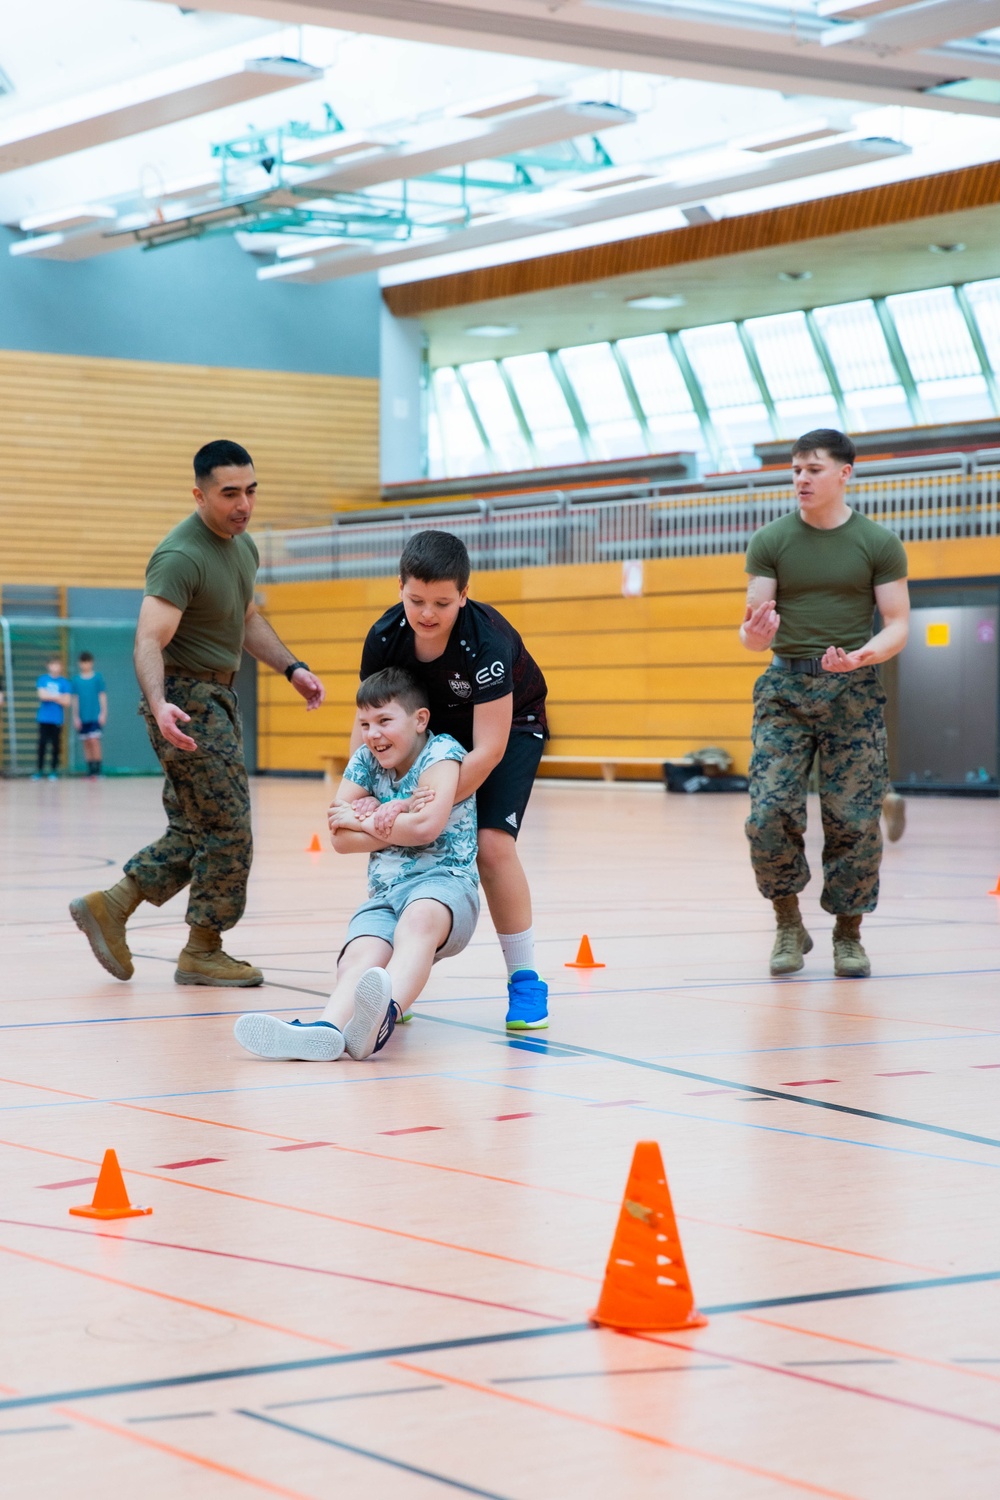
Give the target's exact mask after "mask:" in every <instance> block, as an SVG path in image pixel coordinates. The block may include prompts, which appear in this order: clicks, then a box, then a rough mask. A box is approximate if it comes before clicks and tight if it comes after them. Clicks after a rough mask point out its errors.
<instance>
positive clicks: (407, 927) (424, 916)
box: [235, 667, 479, 1062]
mask: <svg viewBox="0 0 1000 1500" xmlns="http://www.w3.org/2000/svg"><path fill="white" fill-rule="evenodd" d="M357 705H358V721H359V724H360V728H361V736H362V740H363V743H362V745H361V746H360V747H359V748H358V749H357V750H356V751H355V752H354V754H353V755H352V756H351V759H350V761H349V762H348V764H347V768H346V770H345V771H344V778H343V780H342V781H341V783H340V787H339V789H338V792H337V798H336V800H335V801H334V802H333V803H332V804H331V807H330V811H329V823H330V830H331V833H332V835H333V847H334V848H335V849H336V850H337V851H338V853H340V854H361V853H367V854H368V856H369V857H368V897H369V899H368V900H367V901H366V902H365V904H364V905H363V906H361V907H359V908H358V910H357V911H356V912H355V914H354V916H353V917H352V918H351V922H350V925H349V927H348V929H347V941H346V943H345V944H344V947H343V948H342V950H341V953H340V959H339V961H338V964H337V981H336V984H335V986H334V990H333V994H332V995H331V996H330V999H329V1001H328V1002H327V1006H326V1009H325V1010H324V1012H323V1015H322V1017H321V1019H320V1020H318V1021H307V1022H303V1021H280V1020H278V1019H277V1017H275V1016H268V1015H260V1014H250V1015H245V1016H240V1018H239V1020H238V1021H237V1022H236V1027H235V1031H236V1040H237V1041H238V1042H239V1043H240V1045H241V1046H243V1047H245V1048H246V1049H247V1051H248V1052H254V1053H256V1054H257V1056H258V1057H281V1058H297V1059H299V1060H301V1061H303V1062H329V1061H332V1060H333V1059H334V1058H337V1057H340V1056H341V1054H342V1053H343V1052H344V1051H345V1050H346V1052H347V1054H348V1056H350V1057H353V1058H356V1059H358V1060H360V1059H362V1058H365V1057H370V1056H371V1054H372V1053H373V1052H379V1051H381V1049H382V1048H383V1047H384V1046H385V1044H386V1042H387V1041H388V1040H389V1037H390V1036H391V1035H392V1031H393V1028H394V1026H395V1025H396V1022H397V1021H398V1020H402V1018H403V1016H404V1015H405V1014H406V1011H407V1009H408V1007H409V1006H410V1005H412V1004H413V1002H414V1000H416V998H417V996H418V995H419V994H420V992H421V990H422V989H423V987H424V985H425V984H426V983H427V979H428V976H429V975H430V972H431V966H432V964H434V963H436V962H437V960H438V959H439V958H450V957H451V956H452V955H453V954H455V953H461V951H462V949H463V948H464V947H466V945H467V944H468V942H469V940H470V938H471V937H472V934H473V932H474V931H475V928H476V922H477V920H478V918H479V892H478V883H479V881H478V876H477V874H476V799H475V797H466V798H465V800H464V801H463V802H459V803H456V802H455V793H456V791H457V789H458V772H459V766H460V765H461V762H462V761H463V760H464V759H465V755H466V751H465V750H464V749H463V748H462V746H461V745H460V744H459V743H458V741H457V740H454V739H452V737H451V735H448V734H431V733H429V731H428V728H427V725H428V721H429V719H430V708H429V706H428V702H427V694H426V692H425V690H424V688H422V687H421V686H420V685H419V684H418V683H417V682H416V681H415V680H414V678H413V677H411V676H410V675H409V673H407V672H404V671H402V670H401V669H400V668H398V667H387V668H386V669H385V670H384V671H382V672H376V673H375V674H374V675H373V676H371V677H367V678H366V679H365V680H364V682H362V684H361V686H360V688H359V689H358V695H357ZM428 799H429V800H428ZM386 803H391V804H392V808H391V813H390V811H389V809H386V810H385V811H383V813H382V815H381V816H382V819H383V820H386V819H389V820H390V821H391V833H390V834H389V835H387V836H385V837H379V835H377V834H376V833H375V829H374V815H375V812H376V811H377V810H378V809H379V808H382V807H383V806H384V804H386Z"/></svg>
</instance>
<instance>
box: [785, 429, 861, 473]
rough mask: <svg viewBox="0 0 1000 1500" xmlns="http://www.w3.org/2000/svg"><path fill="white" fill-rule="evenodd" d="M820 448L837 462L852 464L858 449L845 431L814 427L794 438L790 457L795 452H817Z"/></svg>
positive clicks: (793, 455)
mask: <svg viewBox="0 0 1000 1500" xmlns="http://www.w3.org/2000/svg"><path fill="white" fill-rule="evenodd" d="M820 449H822V451H823V452H824V453H829V455H830V457H831V458H834V459H836V461H837V463H838V464H853V462H854V460H855V459H856V458H857V456H858V450H857V448H855V446H854V444H853V443H852V442H851V440H850V438H849V437H848V436H847V433H846V432H838V431H837V429H836V428H835V427H815V428H813V430H812V432H804V433H803V434H802V436H801V437H800V438H796V439H795V442H794V443H793V444H792V457H793V458H794V457H795V455H796V454H797V453H817V452H819V451H820Z"/></svg>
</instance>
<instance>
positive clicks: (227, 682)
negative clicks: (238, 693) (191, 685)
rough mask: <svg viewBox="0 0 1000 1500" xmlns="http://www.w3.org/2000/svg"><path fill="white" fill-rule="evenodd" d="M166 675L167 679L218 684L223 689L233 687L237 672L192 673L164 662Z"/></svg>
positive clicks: (184, 668)
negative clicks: (191, 678)
mask: <svg viewBox="0 0 1000 1500" xmlns="http://www.w3.org/2000/svg"><path fill="white" fill-rule="evenodd" d="M163 670H164V673H165V674H166V676H167V677H193V678H194V679H195V681H196V682H218V683H220V684H221V686H222V687H232V685H233V679H234V677H235V676H236V673H235V672H207V671H206V672H192V671H190V670H189V668H187V667H173V666H171V665H170V663H169V662H164V665H163Z"/></svg>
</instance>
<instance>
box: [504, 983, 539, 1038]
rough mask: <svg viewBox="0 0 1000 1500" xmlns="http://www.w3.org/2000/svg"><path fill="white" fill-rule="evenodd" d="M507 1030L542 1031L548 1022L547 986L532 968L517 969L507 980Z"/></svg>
mask: <svg viewBox="0 0 1000 1500" xmlns="http://www.w3.org/2000/svg"><path fill="white" fill-rule="evenodd" d="M507 999H508V1002H509V1003H508V1006H507V1030H508V1031H544V1030H545V1028H546V1027H547V1026H548V1024H549V1007H548V999H549V987H548V985H547V984H546V983H545V981H544V979H539V977H538V975H537V974H536V973H535V971H534V969H518V970H517V971H516V972H515V973H514V974H512V975H511V977H510V978H509V979H508V981H507Z"/></svg>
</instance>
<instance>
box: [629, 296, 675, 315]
mask: <svg viewBox="0 0 1000 1500" xmlns="http://www.w3.org/2000/svg"><path fill="white" fill-rule="evenodd" d="M625 306H626V307H634V308H635V309H636V311H637V312H666V310H667V308H668V307H683V306H684V298H683V297H681V296H672V297H662V296H658V295H656V294H655V293H654V294H652V295H650V296H648V297H629V298H628V299H627V301H626V303H625Z"/></svg>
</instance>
